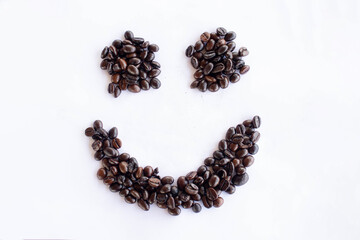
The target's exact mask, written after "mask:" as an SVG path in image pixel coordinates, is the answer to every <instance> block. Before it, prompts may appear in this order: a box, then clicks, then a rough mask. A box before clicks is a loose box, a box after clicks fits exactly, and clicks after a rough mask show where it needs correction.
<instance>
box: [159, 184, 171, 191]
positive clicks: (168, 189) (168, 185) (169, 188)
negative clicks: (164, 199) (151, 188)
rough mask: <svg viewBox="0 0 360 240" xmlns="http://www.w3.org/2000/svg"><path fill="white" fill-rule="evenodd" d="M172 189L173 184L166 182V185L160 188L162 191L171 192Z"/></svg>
mask: <svg viewBox="0 0 360 240" xmlns="http://www.w3.org/2000/svg"><path fill="white" fill-rule="evenodd" d="M170 190H171V185H170V184H165V185H164V186H162V187H161V188H160V193H169V192H170Z"/></svg>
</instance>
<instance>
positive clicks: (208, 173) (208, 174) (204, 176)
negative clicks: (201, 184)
mask: <svg viewBox="0 0 360 240" xmlns="http://www.w3.org/2000/svg"><path fill="white" fill-rule="evenodd" d="M210 175H211V174H210V171H206V172H205V173H204V175H203V176H202V177H203V178H204V180H208V179H209V178H210Z"/></svg>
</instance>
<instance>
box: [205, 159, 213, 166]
mask: <svg viewBox="0 0 360 240" xmlns="http://www.w3.org/2000/svg"><path fill="white" fill-rule="evenodd" d="M214 163H215V159H214V158H212V157H208V158H206V159H205V160H204V164H205V165H206V166H211V165H213V164H214Z"/></svg>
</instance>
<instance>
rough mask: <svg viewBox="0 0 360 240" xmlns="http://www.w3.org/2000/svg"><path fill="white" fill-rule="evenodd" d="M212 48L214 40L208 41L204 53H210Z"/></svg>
mask: <svg viewBox="0 0 360 240" xmlns="http://www.w3.org/2000/svg"><path fill="white" fill-rule="evenodd" d="M214 47H215V40H214V39H210V40H209V41H208V42H207V44H206V46H205V50H206V51H211V50H213V49H214Z"/></svg>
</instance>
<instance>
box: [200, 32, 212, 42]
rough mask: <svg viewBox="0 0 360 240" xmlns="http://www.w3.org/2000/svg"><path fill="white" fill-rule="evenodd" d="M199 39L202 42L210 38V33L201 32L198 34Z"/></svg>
mask: <svg viewBox="0 0 360 240" xmlns="http://www.w3.org/2000/svg"><path fill="white" fill-rule="evenodd" d="M200 39H201V41H203V42H204V43H205V42H207V41H209V40H210V33H208V32H204V33H203V34H201V36H200Z"/></svg>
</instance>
